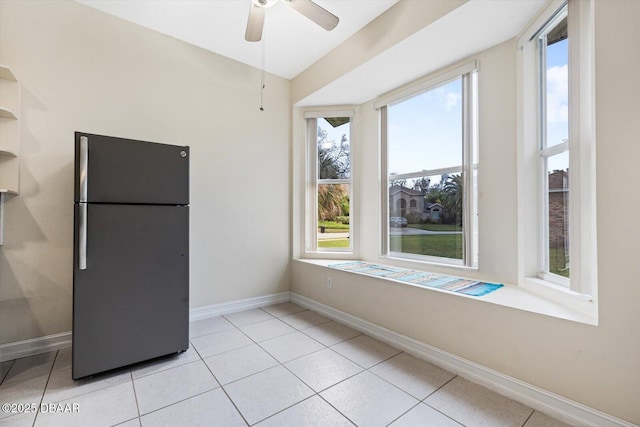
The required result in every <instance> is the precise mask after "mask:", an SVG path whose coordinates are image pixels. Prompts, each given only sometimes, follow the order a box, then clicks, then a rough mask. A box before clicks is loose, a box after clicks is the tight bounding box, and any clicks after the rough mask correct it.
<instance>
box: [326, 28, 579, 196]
mask: <svg viewBox="0 0 640 427" xmlns="http://www.w3.org/2000/svg"><path fill="white" fill-rule="evenodd" d="M567 58H568V42H567V40H563V41H561V42H557V43H555V44H553V45H551V46H549V47H548V48H547V141H548V145H549V146H551V145H554V144H558V143H561V142H562V141H563V140H565V139H567V138H568V107H567V105H568V99H567V98H568V72H567V69H568V67H567ZM480 78H482V77H481V76H480ZM388 123H389V147H390V149H389V169H388V170H389V173H390V174H391V173H408V172H416V171H420V170H423V169H439V168H445V167H451V166H457V165H460V164H462V81H461V79H456V80H454V81H451V82H449V83H446V84H443V85H441V86H439V87H437V88H435V89H432V90H430V91H428V92H424V93H422V94H419V95H417V96H414V97H413V98H410V99H408V100H405V101H403V102H401V103H399V104H396V105H392V106H390V107H389V109H388ZM318 126H320V127H322V128H323V129H326V130H327V132H328V135H329V139H330V140H333V141H335V142H336V143H339V142H340V139H341V138H342V135H343V134H345V133H346V134H347V137H348V138H350V137H349V126H350V124H349V123H347V124H344V125H342V126H339V127H337V128H334V127H333V126H331V125H329V124H328V123H327V122H326V121H325V120H324V119H318ZM481 145H482V144H481ZM480 149H482V148H480ZM567 166H568V154H562V155H558V156H554V157H553V158H551V159H550V160H549V170H554V169H566V168H567ZM438 181H439V177H432V179H431V182H432V183H437V182H438Z"/></svg>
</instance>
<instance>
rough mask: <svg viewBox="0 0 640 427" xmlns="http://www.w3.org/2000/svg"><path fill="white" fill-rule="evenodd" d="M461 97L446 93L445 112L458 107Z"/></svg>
mask: <svg viewBox="0 0 640 427" xmlns="http://www.w3.org/2000/svg"><path fill="white" fill-rule="evenodd" d="M460 98H461V95H460V94H459V93H455V92H447V102H446V104H445V107H446V109H447V111H451V110H452V109H453V108H455V107H457V106H458V103H459V102H460Z"/></svg>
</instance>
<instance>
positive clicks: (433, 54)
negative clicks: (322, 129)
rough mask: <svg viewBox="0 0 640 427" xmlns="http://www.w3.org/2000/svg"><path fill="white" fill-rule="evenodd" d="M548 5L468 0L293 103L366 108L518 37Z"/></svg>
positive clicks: (543, 0) (526, 0) (537, 1)
mask: <svg viewBox="0 0 640 427" xmlns="http://www.w3.org/2000/svg"><path fill="white" fill-rule="evenodd" d="M545 3H546V0H517V1H516V0H470V1H468V2H467V3H465V4H463V5H461V6H459V7H457V8H456V9H454V10H453V11H451V12H450V13H448V14H447V15H445V16H443V17H442V18H440V19H438V20H437V21H435V22H434V23H432V24H431V25H428V26H426V27H424V28H423V29H422V30H420V31H417V32H416V33H414V34H413V35H411V36H409V37H407V38H406V39H404V40H402V41H401V42H400V43H397V44H396V45H394V46H392V47H391V48H389V49H387V50H386V51H384V52H382V53H381V54H380V55H378V56H376V57H374V58H371V59H370V60H369V61H367V62H365V63H364V64H362V65H360V66H359V67H356V68H354V69H353V70H351V71H349V72H348V73H346V74H345V75H343V76H341V77H340V78H339V79H336V80H334V81H333V82H331V83H329V84H328V85H326V86H324V87H322V88H321V89H319V90H318V91H316V92H314V93H312V94H310V95H308V96H306V97H305V98H304V99H301V100H297V102H296V104H295V105H296V106H299V107H304V106H322V105H343V104H354V105H358V104H362V103H364V102H366V101H369V100H371V99H373V98H375V97H378V96H380V95H382V94H384V93H386V92H388V91H391V90H393V89H395V88H398V87H399V86H402V85H404V84H406V83H409V82H411V81H413V80H416V79H418V78H419V77H422V76H425V75H428V74H429V73H433V72H436V71H438V70H439V69H442V68H444V67H446V66H448V65H451V64H452V63H454V62H456V61H460V60H462V59H464V58H467V57H469V56H471V55H474V54H476V53H478V52H482V51H484V50H486V49H489V48H491V47H493V46H496V45H498V44H500V43H502V42H504V41H507V40H509V39H512V38H514V37H516V36H518V35H519V34H520V32H521V31H522V30H523V29H524V27H525V26H526V25H527V24H528V23H529V22H530V21H531V20H532V19H533V18H534V17H535V16H536V15H537V14H538V12H539V11H540V9H541V8H542V7H543V6H544V5H545ZM514 49H515V45H514ZM480 70H482V63H480Z"/></svg>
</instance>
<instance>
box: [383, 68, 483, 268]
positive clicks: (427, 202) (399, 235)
mask: <svg viewBox="0 0 640 427" xmlns="http://www.w3.org/2000/svg"><path fill="white" fill-rule="evenodd" d="M474 69H475V64H474V65H473V66H467V67H465V70H458V72H453V73H448V74H447V75H445V76H441V77H439V78H436V79H434V80H427V81H425V82H424V83H423V84H422V85H421V86H420V87H419V88H417V90H416V91H415V92H414V93H411V94H402V95H400V96H399V98H400V99H398V100H391V101H390V102H388V103H386V104H384V105H383V106H381V114H382V116H383V117H382V119H383V120H382V122H383V127H384V129H383V137H384V138H383V140H384V146H385V150H384V151H385V152H386V157H384V156H383V163H384V165H383V169H385V172H386V173H385V175H386V178H387V182H386V185H385V191H384V193H385V194H384V195H383V199H384V200H385V201H386V209H385V212H384V215H383V217H384V221H385V224H383V229H384V234H385V237H386V240H385V244H386V247H385V252H386V253H387V254H388V255H389V256H392V257H399V258H409V259H416V260H422V261H433V262H440V263H449V264H457V265H467V266H474V265H476V264H477V255H476V253H477V251H476V249H475V248H476V247H477V245H476V243H475V236H476V234H475V230H476V223H477V220H476V213H475V211H476V209H475V206H476V203H475V194H476V180H477V157H476V149H475V137H474V129H475V120H474V118H475V86H476V84H475V81H476V73H475V71H474Z"/></svg>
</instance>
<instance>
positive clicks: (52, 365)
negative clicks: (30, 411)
mask: <svg viewBox="0 0 640 427" xmlns="http://www.w3.org/2000/svg"><path fill="white" fill-rule="evenodd" d="M59 354H60V350H56V354H55V356H53V361H52V362H51V368H49V375H47V381H46V382H45V384H44V389H43V390H42V396H40V403H39V404H38V410H37V411H36V416H35V417H33V424H32V427H35V425H36V421H37V420H38V415H40V406H41V405H42V401H43V400H44V395H45V393H46V392H47V387H49V381H50V380H51V374H52V373H53V367H54V366H55V365H56V360H58V355H59ZM12 366H13V365H12Z"/></svg>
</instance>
